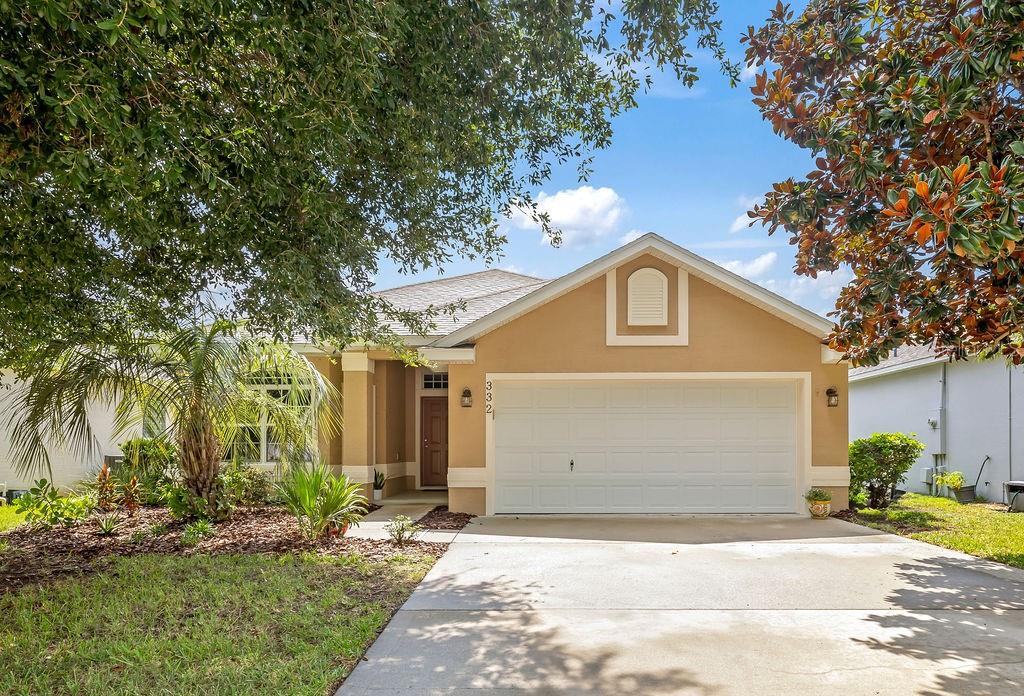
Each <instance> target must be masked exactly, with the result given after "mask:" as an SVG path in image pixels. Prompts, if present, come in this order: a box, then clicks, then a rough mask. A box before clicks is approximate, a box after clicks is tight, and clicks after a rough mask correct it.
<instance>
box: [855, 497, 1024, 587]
mask: <svg viewBox="0 0 1024 696" xmlns="http://www.w3.org/2000/svg"><path fill="white" fill-rule="evenodd" d="M855 519H856V521H858V522H861V523H862V524H865V525H867V526H869V527H874V528H876V529H881V530H884V531H887V532H894V533H896V534H902V535H903V536H909V537H911V538H913V539H918V540H920V541H927V542H928V543H930V544H935V545H937V546H944V547H945V548H947V549H954V550H956V551H963V552H964V553H969V554H971V555H973V556H979V557H981V558H988V559H991V560H993V561H999V562H1000V563H1006V564H1007V565H1011V566H1015V567H1017V568H1024V513H1007V512H1003V511H1002V509H1001V508H1000V507H999V506H993V505H986V504H981V503H972V504H967V505H963V504H960V503H957V502H956V501H953V500H950V499H948V498H934V497H932V496H927V495H916V494H913V493H909V494H907V495H905V496H903V497H902V498H900V500H899V501H897V502H895V503H893V504H892V505H891V506H890V507H888V508H887V509H885V510H871V509H863V510H858V511H857V513H856V516H855Z"/></svg>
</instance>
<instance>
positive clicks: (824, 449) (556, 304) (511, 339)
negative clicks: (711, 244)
mask: <svg viewBox="0 0 1024 696" xmlns="http://www.w3.org/2000/svg"><path fill="white" fill-rule="evenodd" d="M617 283H618V279H617ZM688 311H689V321H688V324H689V345H688V346H607V345H605V279H604V277H600V278H597V279H595V280H593V281H591V282H589V283H587V284H585V285H583V286H581V287H580V288H577V289H576V290H573V291H572V292H570V293H568V294H566V295H563V296H562V297H560V298H558V299H555V300H553V301H551V302H549V303H547V304H545V305H543V306H541V307H538V308H537V309H535V310H533V311H532V312H530V313H528V314H526V315H524V316H522V317H520V318H519V319H517V320H515V321H512V322H510V323H509V324H506V325H504V326H502V327H500V328H498V329H496V330H494V331H492V332H491V333H489V334H487V335H486V336H484V337H483V338H481V339H480V340H479V341H477V343H476V361H475V363H474V364H472V365H451V366H450V367H449V370H448V373H449V384H450V387H451V389H452V390H453V393H457V392H460V391H461V390H462V389H463V388H464V387H469V388H470V389H472V390H473V394H474V395H475V396H477V398H475V399H474V402H473V406H472V407H471V408H462V407H460V406H459V402H458V399H452V400H451V401H450V402H449V411H448V414H449V431H450V433H451V437H450V440H451V441H450V444H449V467H451V468H456V467H482V466H484V464H485V461H484V459H485V452H484V375H485V374H486V373H487V372H809V373H811V388H812V394H811V423H812V425H811V463H812V465H813V466H846V464H847V366H846V365H823V364H822V361H821V344H820V342H819V340H818V339H817V338H815V337H814V336H812V335H810V334H808V333H806V332H805V331H802V330H800V329H798V328H796V327H795V326H793V325H791V324H789V323H787V322H785V321H784V320H782V319H779V318H777V317H775V316H773V315H771V314H769V313H768V312H766V311H764V310H762V309H759V308H757V307H755V306H753V305H751V304H749V303H747V302H745V301H743V300H741V299H739V298H737V297H735V296H734V295H731V294H730V293H727V292H726V291H724V290H721V289H719V288H717V287H715V286H713V285H711V284H710V283H707V282H705V281H703V280H701V279H699V278H697V277H695V276H693V275H691V276H690V279H689V307H688ZM830 386H835V387H837V388H838V390H839V395H840V405H839V407H838V408H828V406H827V404H826V401H825V390H826V389H827V388H828V387H830ZM473 495H476V494H473ZM449 501H450V505H451V506H452V509H453V510H465V511H469V512H479V509H477V508H475V507H474V509H472V510H471V509H470V508H469V505H470V502H473V503H474V505H475V503H476V498H473V499H472V501H471V500H470V496H469V495H468V494H465V493H464V492H462V491H460V490H459V489H452V490H451V491H450V492H449ZM457 505H462V507H458V506H457Z"/></svg>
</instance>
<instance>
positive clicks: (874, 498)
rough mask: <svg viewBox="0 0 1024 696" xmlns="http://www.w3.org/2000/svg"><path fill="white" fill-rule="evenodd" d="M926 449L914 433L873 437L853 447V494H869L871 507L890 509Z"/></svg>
mask: <svg viewBox="0 0 1024 696" xmlns="http://www.w3.org/2000/svg"><path fill="white" fill-rule="evenodd" d="M923 451H924V445H923V444H922V443H921V442H919V441H918V440H916V439H915V438H914V436H913V433H911V434H910V435H906V434H904V433H874V434H873V435H871V436H870V437H865V438H860V439H859V440H854V441H853V442H851V443H850V491H851V494H852V495H856V493H857V492H858V491H862V490H866V491H867V498H868V506H869V507H873V508H876V509H881V508H884V507H886V506H888V505H889V503H890V502H891V499H892V491H893V489H894V488H895V487H896V485H897V484H898V483H899V482H900V481H902V480H903V477H904V476H906V474H907V472H908V471H910V469H911V467H913V466H914V462H915V461H917V458H918V456H920V454H921V452H923Z"/></svg>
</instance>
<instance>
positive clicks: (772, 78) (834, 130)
mask: <svg viewBox="0 0 1024 696" xmlns="http://www.w3.org/2000/svg"><path fill="white" fill-rule="evenodd" d="M743 40H744V41H745V42H746V44H747V60H748V62H751V63H757V64H763V65H765V68H766V69H765V70H762V71H761V72H760V74H759V75H757V78H756V81H755V83H754V86H753V94H754V97H755V99H754V103H755V104H756V105H757V106H758V107H759V108H760V110H761V112H762V114H763V116H764V118H765V119H767V120H768V121H769V122H770V123H771V124H772V127H773V128H774V130H775V132H776V133H777V134H779V135H780V136H782V137H784V138H786V139H787V140H790V141H792V142H794V143H796V144H797V145H799V146H800V147H803V148H806V149H807V150H809V151H810V152H812V153H814V155H816V159H815V168H814V169H813V170H812V171H811V172H810V173H809V174H807V175H806V176H805V177H804V178H803V179H800V180H796V179H788V180H786V181H783V182H780V183H777V184H775V185H774V187H773V189H772V191H770V192H769V193H768V194H767V195H766V197H765V201H764V204H763V205H760V206H757V207H756V208H755V209H754V210H753V211H752V212H751V216H752V217H755V218H757V219H759V220H761V221H763V222H764V223H765V224H767V225H768V227H769V229H770V232H775V231H776V230H777V229H779V228H782V229H784V230H785V232H786V233H787V234H788V235H789V237H790V242H791V243H792V244H794V245H795V246H796V272H797V273H800V274H805V275H809V276H812V277H813V276H816V274H818V273H821V272H827V271H835V270H837V269H839V268H841V267H849V268H850V269H852V271H853V274H854V278H853V280H852V281H851V282H850V284H849V285H848V286H847V287H846V288H845V289H844V290H843V291H842V293H841V294H840V297H839V300H838V303H837V307H836V313H835V317H836V320H837V324H838V328H837V330H836V331H835V332H834V334H833V335H832V336H831V339H830V343H831V346H832V347H833V348H835V349H837V350H841V351H845V352H846V353H847V354H848V355H849V357H850V358H852V359H853V360H855V361H856V362H858V363H863V364H871V363H875V362H877V361H878V360H879V359H880V358H881V357H884V356H885V354H886V353H887V352H888V351H889V350H891V349H892V348H894V347H896V346H899V345H900V344H902V343H904V342H908V341H909V342H915V343H929V342H933V341H934V342H935V344H936V345H937V346H938V348H939V349H940V350H941V351H942V352H943V353H947V354H953V355H965V354H973V353H996V352H1002V353H1003V354H1005V355H1007V356H1008V357H1009V358H1011V359H1012V360H1013V361H1014V362H1016V363H1020V362H1022V361H1024V340H1022V333H1021V331H1022V326H1021V324H1022V320H1024V283H1022V266H1021V263H1022V260H1024V249H1022V248H1021V245H1020V242H1021V237H1022V234H1024V231H1022V229H1021V221H1022V217H1024V172H1022V170H1021V167H1022V166H1024V142H1022V140H1024V110H1022V107H1024V104H1022V98H1024V95H1022V87H1024V4H1021V3H1016V2H1004V1H1000V0H888V1H887V2H863V1H861V0H810V2H809V3H808V4H807V7H806V9H805V10H804V11H803V12H801V13H799V14H794V13H793V12H792V11H791V10H790V9H789V8H788V6H784V5H782V4H781V3H779V5H778V6H777V7H776V9H775V11H774V12H772V14H771V16H770V17H769V19H768V20H767V22H766V23H765V25H764V26H762V27H761V28H760V29H757V30H755V29H754V28H753V27H751V28H750V30H749V32H748V34H747V35H746V36H745V37H744V39H743Z"/></svg>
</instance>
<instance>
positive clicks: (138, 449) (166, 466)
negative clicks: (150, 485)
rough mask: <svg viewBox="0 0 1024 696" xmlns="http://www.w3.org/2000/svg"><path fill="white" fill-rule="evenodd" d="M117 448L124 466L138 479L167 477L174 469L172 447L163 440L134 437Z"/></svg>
mask: <svg viewBox="0 0 1024 696" xmlns="http://www.w3.org/2000/svg"><path fill="white" fill-rule="evenodd" d="M119 447H120V448H121V453H122V454H124V466H125V467H126V468H127V469H129V470H131V472H132V474H134V475H135V476H138V477H139V479H145V478H164V477H168V476H169V475H170V472H171V470H172V469H173V468H174V447H173V446H172V445H171V444H170V443H169V442H167V441H166V440H164V439H161V438H150V437H136V438H132V439H131V440H125V441H124V442H122V443H121V444H120V445H119Z"/></svg>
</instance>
